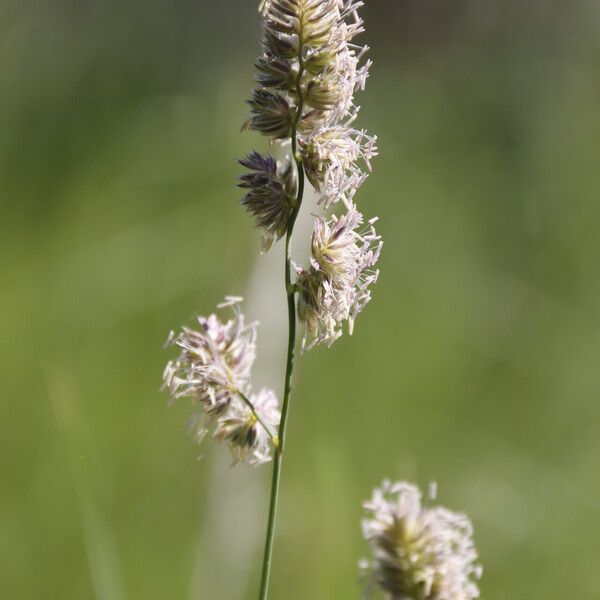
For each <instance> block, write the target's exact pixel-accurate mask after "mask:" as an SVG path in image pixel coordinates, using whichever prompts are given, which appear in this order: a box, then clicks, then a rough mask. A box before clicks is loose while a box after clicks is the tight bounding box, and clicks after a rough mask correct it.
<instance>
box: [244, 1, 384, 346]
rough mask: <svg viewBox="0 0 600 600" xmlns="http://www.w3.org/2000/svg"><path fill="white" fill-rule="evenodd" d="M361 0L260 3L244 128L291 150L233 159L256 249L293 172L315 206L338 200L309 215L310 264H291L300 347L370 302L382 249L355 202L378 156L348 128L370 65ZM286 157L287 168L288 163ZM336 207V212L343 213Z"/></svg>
mask: <svg viewBox="0 0 600 600" xmlns="http://www.w3.org/2000/svg"><path fill="white" fill-rule="evenodd" d="M362 5H363V2H362V1H360V0H263V1H262V2H261V5H260V11H261V14H262V15H263V20H264V39H263V54H262V55H261V56H260V57H259V58H258V60H257V61H256V63H255V66H256V71H257V77H256V80H257V87H256V89H255V90H254V91H253V92H252V97H251V99H250V100H249V105H250V108H251V116H250V119H249V120H248V121H247V122H246V124H245V127H246V128H249V129H253V130H256V131H259V132H260V133H262V134H263V135H265V136H267V137H269V138H270V139H271V141H272V143H275V144H279V145H283V144H287V143H289V142H290V141H291V147H292V154H291V155H289V156H288V157H287V158H286V159H285V160H284V161H283V162H282V163H280V164H279V165H278V163H277V161H276V160H275V158H273V157H271V156H262V155H261V154H259V153H257V152H254V153H253V154H251V155H250V156H249V157H248V158H247V159H245V160H243V161H241V162H242V164H243V165H244V166H245V167H246V168H248V169H249V171H250V172H249V173H247V174H245V175H243V176H242V178H241V180H242V183H241V186H242V187H244V188H245V189H246V190H247V194H246V196H245V197H244V199H243V200H242V203H243V204H244V206H245V207H246V209H247V210H248V211H249V212H250V213H252V214H253V215H254V216H255V218H256V222H257V225H258V226H259V227H260V228H261V229H262V230H263V232H264V234H263V240H264V241H263V249H268V248H269V247H270V246H271V244H272V242H273V241H274V240H276V239H279V238H281V237H282V236H283V235H284V234H285V233H286V231H287V228H288V227H289V225H290V223H293V218H292V217H293V213H294V210H295V209H296V208H297V207H298V204H299V202H301V198H296V197H295V194H296V192H297V190H298V186H297V177H298V176H297V175H296V172H295V171H296V167H297V169H298V172H299V173H298V175H300V176H304V175H306V177H307V179H308V181H309V182H310V183H311V185H312V186H313V187H314V188H315V190H316V191H317V193H318V194H319V199H320V204H321V206H322V207H323V210H328V209H329V208H330V207H333V206H336V205H337V206H341V207H342V214H339V215H337V216H336V215H335V214H334V215H332V216H327V215H322V216H317V218H316V221H315V229H314V233H313V243H312V256H311V259H310V267H309V268H308V269H304V268H301V267H297V268H296V272H297V275H298V280H297V283H296V289H297V290H298V292H299V301H298V316H299V318H300V320H301V321H302V322H303V324H304V326H305V330H306V335H305V346H306V342H307V340H310V341H309V344H308V346H307V347H312V346H314V345H316V344H319V343H322V342H323V343H326V344H327V345H331V343H333V341H335V340H336V339H337V338H338V337H339V336H340V335H341V332H342V324H343V322H344V321H348V330H349V331H350V333H352V328H353V323H354V319H355V317H356V315H357V314H358V313H359V312H360V311H361V310H362V308H363V307H364V306H365V305H366V304H367V303H368V302H369V300H370V297H371V295H370V290H369V288H370V286H371V284H373V283H374V282H375V281H376V279H377V270H376V269H375V268H374V266H375V263H376V261H377V259H378V257H379V253H380V250H381V240H380V237H379V236H378V235H377V234H376V233H375V230H374V227H373V223H374V222H375V219H372V220H370V221H369V223H368V227H367V228H366V229H365V231H360V230H359V228H360V227H361V226H362V224H363V216H362V215H361V214H360V213H359V212H358V211H357V209H356V207H355V205H354V196H355V194H356V191H357V189H358V188H359V187H360V186H361V185H362V183H363V182H364V181H365V179H366V178H367V175H368V172H369V171H370V169H371V159H372V158H373V157H374V156H376V154H377V147H376V138H375V137H372V136H370V135H368V134H367V133H366V132H365V131H363V130H359V129H355V128H354V127H353V126H352V124H353V122H354V120H355V119H356V117H357V115H358V112H359V107H358V106H356V105H355V104H354V93H355V92H356V91H358V90H362V89H364V87H365V82H366V79H367V77H368V74H369V68H370V66H371V62H370V61H363V57H364V55H365V53H366V52H367V50H368V48H367V47H365V46H357V45H355V44H354V43H353V39H354V38H355V36H357V35H358V34H360V33H362V31H363V21H362V19H361V18H360V17H359V15H358V9H359V8H360V7H361V6H362ZM294 163H295V165H296V166H294ZM343 211H345V213H344V212H343Z"/></svg>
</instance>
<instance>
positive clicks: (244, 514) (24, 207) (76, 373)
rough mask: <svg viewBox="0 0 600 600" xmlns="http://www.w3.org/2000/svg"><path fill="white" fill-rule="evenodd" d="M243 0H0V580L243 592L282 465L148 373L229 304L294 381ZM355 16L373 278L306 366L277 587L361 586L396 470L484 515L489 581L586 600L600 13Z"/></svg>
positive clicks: (341, 593) (506, 6)
mask: <svg viewBox="0 0 600 600" xmlns="http://www.w3.org/2000/svg"><path fill="white" fill-rule="evenodd" d="M256 4H257V2H256V1H255V0H245V1H242V0H237V1H235V0H230V1H228V2H225V1H221V0H219V1H214V2H209V1H208V0H195V1H191V0H170V1H167V0H128V1H126V2H123V1H117V0H101V1H100V0H98V1H91V0H52V2H48V1H45V0H26V1H24V0H3V2H2V3H0V48H1V51H0V252H1V254H0V277H1V283H0V335H1V339H2V345H1V348H0V393H1V398H2V400H1V404H0V418H1V421H2V433H1V435H0V597H2V598H11V599H27V600H29V599H31V600H38V599H39V600H42V599H44V600H46V599H60V600H71V599H73V600H79V599H87V598H93V599H97V600H126V599H127V600H128V599H135V600H137V599H143V600H149V599H154V598H157V599H158V598H160V599H165V598H169V599H171V598H173V599H185V600H197V599H208V598H217V599H221V598H223V599H225V600H230V599H232V600H234V599H252V598H255V597H256V589H257V583H258V575H259V571H260V559H261V553H262V542H263V529H264V522H265V518H266V510H267V505H266V503H267V497H266V494H267V488H268V481H269V478H270V468H269V467H265V468H262V469H258V470H252V469H248V468H244V467H238V468H236V469H229V468H228V466H229V457H228V456H227V452H226V450H225V449H224V448H220V447H219V448H217V447H215V445H214V444H212V443H210V442H209V443H205V444H204V445H203V446H202V447H201V449H200V450H199V449H198V448H197V447H195V446H194V445H193V444H192V442H191V440H190V439H189V438H188V437H187V436H186V419H187V416H188V414H189V412H190V411H189V405H188V404H187V403H186V402H184V401H183V402H181V403H180V404H178V405H177V406H175V407H174V408H172V409H167V407H166V396H165V395H164V394H161V393H160V392H159V386H160V376H161V372H162V369H163V366H164V363H165V361H166V359H167V357H168V356H169V354H168V353H167V352H165V351H164V350H162V349H161V345H162V343H163V342H164V340H165V338H166V335H167V333H168V331H169V330H170V329H171V328H177V327H178V326H179V325H180V324H182V323H185V322H189V321H190V320H191V319H192V318H193V316H194V314H197V313H200V314H207V313H208V312H210V311H212V310H213V307H214V305H215V304H216V303H217V302H218V301H219V300H220V299H221V298H222V297H223V296H224V295H225V294H227V293H235V294H242V295H245V296H246V298H247V299H248V305H247V307H246V308H247V311H248V317H249V318H252V319H253V318H258V319H260V320H261V321H262V326H261V330H260V332H259V352H260V358H259V362H258V365H257V381H258V383H259V384H260V385H269V386H271V387H274V388H275V389H277V390H279V389H280V387H281V379H282V374H283V364H284V357H283V346H284V343H285V337H286V335H287V333H286V329H285V321H284V297H283V289H282V283H281V280H282V271H281V268H282V263H281V261H280V258H281V257H280V255H279V254H278V252H279V253H280V251H281V249H280V248H278V249H276V250H275V251H274V253H273V254H272V255H269V256H267V257H261V256H259V255H258V251H257V250H258V246H259V235H258V233H257V232H256V231H255V230H254V229H253V226H252V223H251V220H250V219H249V218H248V217H247V216H246V215H245V214H244V213H243V211H242V210H241V208H240V207H239V206H238V204H237V202H238V199H239V196H240V194H239V192H238V191H237V190H236V189H235V188H234V184H235V180H236V177H237V175H238V174H239V173H240V168H239V167H238V166H237V165H236V158H237V157H239V156H241V155H243V154H244V153H246V152H248V151H249V150H251V149H252V148H257V149H263V150H264V149H265V142H264V140H262V139H260V138H259V137H258V136H255V135H250V134H240V133H239V128H240V124H241V123H242V121H243V120H244V118H245V115H246V108H245V106H244V99H245V98H246V97H247V96H248V94H249V91H250V89H251V87H252V78H253V72H252V68H251V64H252V61H253V59H254V58H255V56H256V55H257V53H258V51H259V46H258V36H259V24H258V19H257V15H256V12H255V11H256V6H255V5H256ZM367 5H368V6H367V7H366V8H365V10H364V16H365V18H366V22H367V28H368V30H367V35H366V36H365V37H364V39H365V41H366V42H368V43H369V45H370V46H371V47H372V51H371V57H372V58H373V59H374V61H375V66H374V68H373V71H372V77H371V79H370V80H369V85H368V87H367V91H366V92H365V93H364V94H362V95H361V96H360V98H359V99H358V101H359V103H361V104H362V105H363V106H364V109H363V112H362V113H361V117H360V124H361V126H364V127H366V128H367V129H369V130H370V131H372V132H374V133H377V134H378V136H379V146H380V154H381V155H380V157H379V158H378V159H377V160H376V162H375V164H374V173H373V175H372V177H371V178H370V179H369V181H368V182H367V184H366V185H365V186H364V188H363V189H362V191H361V192H360V193H359V195H358V196H357V201H358V203H359V205H360V207H361V208H362V209H363V211H364V212H365V213H366V214H367V215H368V216H372V215H379V217H380V219H381V220H380V225H379V229H380V231H381V233H382V235H383V236H384V239H385V246H384V253H383V256H382V261H381V279H380V282H379V283H378V284H377V286H376V288H375V290H374V299H373V301H372V303H371V304H370V305H369V307H368V308H367V309H366V311H365V312H364V313H363V314H362V315H361V317H359V320H358V321H357V326H356V332H355V335H354V336H353V337H352V338H349V337H347V336H346V337H344V338H342V339H341V340H340V341H339V342H338V343H336V344H335V345H334V347H333V348H332V349H330V350H327V349H325V348H323V349H317V350H314V351H312V352H310V353H309V354H307V355H305V356H304V357H303V358H302V360H301V361H299V362H298V370H297V372H296V378H295V383H296V387H295V390H294V397H293V406H292V411H291V421H290V428H289V442H288V443H289V445H288V453H287V457H286V461H285V466H284V475H283V482H282V486H283V487H282V491H283V495H282V500H281V505H280V513H279V521H278V535H277V540H276V555H275V563H274V576H273V588H272V597H273V598H276V599H283V598H285V599H286V600H299V599H302V600H305V599H306V598H313V599H331V598H335V599H338V598H343V599H347V598H357V599H358V598H359V597H360V591H359V586H358V584H357V569H356V564H357V561H358V559H359V558H360V557H361V556H363V555H364V554H365V553H366V551H367V548H366V546H365V544H364V542H363V541H362V540H361V535H360V527H359V521H360V514H361V510H360V506H361V502H362V501H363V500H364V499H366V498H367V497H368V496H369V495H370V493H371V489H372V487H374V486H375V485H377V484H379V482H380V481H381V480H382V479H383V478H384V477H388V478H394V479H400V478H402V479H409V480H412V481H416V482H418V483H419V484H420V485H422V486H426V485H427V483H428V482H429V481H431V480H436V481H437V482H438V484H439V499H440V502H442V503H444V504H445V505H447V506H448V507H450V508H453V509H456V510H464V511H466V512H468V513H469V515H470V516H471V517H472V520H473V522H474V524H475V528H476V542H477V545H478V548H479V550H480V553H481V560H482V562H483V564H484V567H485V573H484V578H483V580H482V583H481V589H482V597H483V598H486V599H488V600H506V599H513V598H514V599H518V598H527V599H528V600H534V599H536V600H537V599H539V600H547V599H549V598H557V599H558V598H577V599H594V598H600V571H599V570H598V568H597V562H598V558H599V557H600V501H599V497H600V476H599V472H600V470H599V468H598V465H599V463H600V435H599V431H600V403H599V402H598V400H599V396H600V394H599V392H600V369H599V366H598V356H599V349H600V311H599V306H600V298H599V296H600V279H599V272H600V268H599V267H600V236H599V235H598V230H599V229H598V228H599V225H600V209H599V202H598V200H599V192H600V168H599V167H598V161H599V158H600V35H599V31H600V29H599V28H600V5H599V4H598V2H596V1H595V0H572V1H571V2H569V3H565V2H559V1H557V0H535V1H534V0H532V1H530V2H522V1H520V0H456V1H454V2H448V1H447V0H369V1H368V2H367ZM306 220H308V217H306ZM304 227H306V225H305V226H304ZM303 231H304V233H303V234H302V235H304V236H305V237H307V236H308V232H307V230H306V229H304V230H303ZM300 237H301V236H300V235H298V238H300ZM303 250H304V249H303V246H302V244H301V243H300V242H298V244H297V252H296V259H297V260H298V261H299V262H302V261H303V260H304V252H303ZM199 453H201V454H202V458H201V459H200V460H197V458H198V455H199Z"/></svg>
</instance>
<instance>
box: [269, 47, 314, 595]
mask: <svg viewBox="0 0 600 600" xmlns="http://www.w3.org/2000/svg"><path fill="white" fill-rule="evenodd" d="M299 61H300V69H299V71H298V77H297V79H296V95H297V98H298V108H297V111H296V117H295V119H294V123H293V126H292V133H291V137H292V156H293V157H294V160H295V161H296V167H297V169H298V194H297V196H296V204H295V206H294V210H293V211H292V214H291V215H290V219H289V221H288V226H287V233H286V236H285V290H286V294H287V305H288V325H289V337H288V349H287V362H286V368H285V382H284V394H283V404H282V406H281V422H280V424H279V436H278V442H279V445H278V448H277V450H276V451H275V456H274V459H273V479H272V481H271V501H270V503H269V517H268V522H267V537H266V540H265V553H264V558H263V568H262V579H261V584H260V596H259V598H260V600H267V595H268V593H269V577H270V574H271V561H272V557H273V535H274V533H275V516H276V514H277V501H278V499H279V480H280V478H281V463H282V460H283V451H284V449H285V434H286V428H287V419H288V411H289V407H290V394H291V391H292V372H293V370H294V350H295V347H296V290H295V288H294V286H293V285H292V234H293V231H294V225H295V224H296V218H297V217H298V213H299V212H300V206H301V205H302V199H303V197H304V167H303V165H302V158H301V157H300V155H299V154H298V125H299V123H300V119H301V118H302V111H303V109H304V98H303V94H302V83H301V82H302V75H303V74H304V65H303V63H302V58H300V59H299Z"/></svg>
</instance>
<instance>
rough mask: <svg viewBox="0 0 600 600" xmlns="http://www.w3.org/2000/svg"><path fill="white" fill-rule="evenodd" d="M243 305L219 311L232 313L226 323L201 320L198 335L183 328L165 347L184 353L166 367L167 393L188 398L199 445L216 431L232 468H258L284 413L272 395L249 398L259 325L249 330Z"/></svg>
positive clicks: (233, 301) (235, 301)
mask: <svg viewBox="0 0 600 600" xmlns="http://www.w3.org/2000/svg"><path fill="white" fill-rule="evenodd" d="M240 302H241V298H234V297H228V298H227V299H226V301H225V302H224V303H223V304H220V305H219V308H225V307H233V309H234V316H233V318H232V319H229V320H228V321H225V322H223V321H221V320H220V319H219V317H217V315H215V314H212V315H210V316H209V317H198V324H199V328H198V329H191V328H189V327H183V328H182V330H181V331H180V332H179V333H178V334H175V333H171V334H170V335H169V338H168V340H167V346H175V347H177V348H178V349H179V350H180V353H179V356H178V357H177V358H176V359H175V360H172V361H169V362H168V363H167V366H166V368H165V371H164V373H163V388H165V389H167V390H168V391H169V394H170V396H171V399H172V400H173V401H174V400H176V399H178V398H182V397H187V398H191V399H192V401H193V402H194V405H195V407H196V409H197V410H196V412H195V413H194V414H193V416H192V418H191V420H190V428H191V430H192V432H193V435H194V437H195V438H196V440H197V441H198V442H200V441H202V440H203V439H204V437H205V436H206V434H207V433H208V432H209V431H211V430H212V431H213V432H214V437H215V438H216V439H217V440H220V441H225V442H227V444H228V446H229V449H230V450H231V453H232V455H233V458H234V463H237V462H245V463H248V464H251V465H258V464H262V463H264V462H267V461H269V460H270V459H271V447H272V446H274V445H276V442H275V441H274V440H276V431H277V429H278V427H279V419H280V413H279V407H278V403H277V398H276V397H275V394H274V393H273V392H272V391H270V390H262V391H261V392H259V393H258V394H256V395H254V394H249V391H250V375H251V369H252V364H253V363H254V359H255V357H256V324H255V323H253V324H250V325H246V323H245V321H244V315H243V314H242V313H241V311H240V309H239V304H240Z"/></svg>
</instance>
